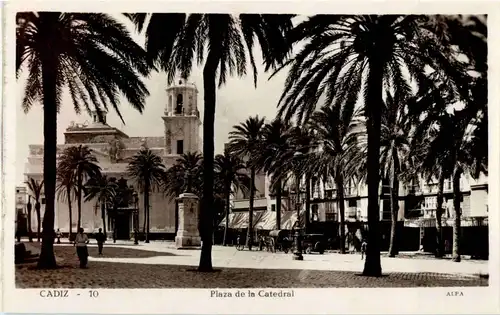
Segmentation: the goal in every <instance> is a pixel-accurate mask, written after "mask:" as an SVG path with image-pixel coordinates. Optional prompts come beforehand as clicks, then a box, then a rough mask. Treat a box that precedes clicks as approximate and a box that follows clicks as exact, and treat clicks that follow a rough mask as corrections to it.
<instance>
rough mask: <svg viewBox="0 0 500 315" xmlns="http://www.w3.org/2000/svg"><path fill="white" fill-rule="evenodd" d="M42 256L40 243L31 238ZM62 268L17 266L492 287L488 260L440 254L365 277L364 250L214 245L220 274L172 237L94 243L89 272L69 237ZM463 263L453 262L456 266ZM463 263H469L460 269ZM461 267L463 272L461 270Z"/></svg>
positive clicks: (172, 276)
mask: <svg viewBox="0 0 500 315" xmlns="http://www.w3.org/2000/svg"><path fill="white" fill-rule="evenodd" d="M25 244H26V247H27V249H28V250H30V251H32V252H33V253H37V252H38V251H39V249H40V244H39V243H38V242H33V243H25ZM54 245H55V246H54V252H55V255H56V260H57V263H58V265H59V268H57V269H51V270H37V269H36V260H35V261H32V262H27V263H24V264H18V265H16V287H18V288H117V289H118V288H247V287H248V288H250V287H252V288H262V287H272V288H376V287H392V288H393V287H467V286H487V285H488V280H487V279H484V278H480V277H477V276H475V275H474V274H475V273H477V272H479V273H482V272H484V271H485V270H486V266H487V263H486V262H479V261H478V262H474V261H463V262H461V263H453V262H451V261H441V260H435V259H432V258H431V259H428V258H427V259H418V258H386V257H382V269H383V272H384V277H377V278H374V277H362V276H359V274H360V272H361V271H362V270H363V263H364V262H363V261H362V260H361V257H360V255H357V254H352V255H349V254H348V255H340V254H325V255H319V254H316V255H304V261H293V260H292V255H291V254H284V253H269V252H260V251H251V252H250V251H248V250H246V251H237V250H236V249H235V248H234V247H222V246H214V248H213V252H212V257H213V265H214V267H215V269H216V271H217V272H208V273H200V272H192V271H195V270H196V266H197V265H198V261H199V255H200V251H199V250H176V249H175V248H174V244H173V243H172V242H151V243H149V244H144V243H140V244H139V245H133V243H132V242H120V241H119V242H117V243H116V244H113V243H112V242H109V243H107V244H106V245H105V247H104V251H103V254H104V255H103V256H99V255H98V252H97V246H96V245H95V243H94V244H90V246H89V254H90V257H89V258H90V262H89V265H88V269H80V268H78V258H77V256H76V252H75V248H74V247H73V246H71V245H70V244H69V242H63V244H60V245H58V244H54ZM455 264H456V265H457V266H453V265H455ZM458 265H460V266H461V267H459V266H458ZM459 268H461V269H459Z"/></svg>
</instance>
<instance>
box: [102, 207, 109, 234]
mask: <svg viewBox="0 0 500 315" xmlns="http://www.w3.org/2000/svg"><path fill="white" fill-rule="evenodd" d="M101 218H102V232H103V233H104V236H105V237H106V238H107V237H108V234H106V204H105V203H104V202H101Z"/></svg>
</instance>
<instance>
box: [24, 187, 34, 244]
mask: <svg viewBox="0 0 500 315" xmlns="http://www.w3.org/2000/svg"><path fill="white" fill-rule="evenodd" d="M31 207H32V205H31V195H28V204H27V205H26V211H27V212H28V239H29V241H30V243H31V242H33V234H32V233H33V232H32V231H31Z"/></svg>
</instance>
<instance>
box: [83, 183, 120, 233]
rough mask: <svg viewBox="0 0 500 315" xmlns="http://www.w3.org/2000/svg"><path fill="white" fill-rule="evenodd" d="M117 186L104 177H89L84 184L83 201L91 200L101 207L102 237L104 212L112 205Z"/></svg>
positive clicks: (104, 228) (104, 226) (104, 227)
mask: <svg viewBox="0 0 500 315" xmlns="http://www.w3.org/2000/svg"><path fill="white" fill-rule="evenodd" d="M117 188H118V185H117V184H116V181H115V180H114V179H112V180H111V179H110V178H108V177H107V176H106V175H98V176H96V177H91V178H90V179H89V180H88V181H87V183H86V184H85V201H86V202H88V201H91V200H93V199H95V200H96V202H97V203H98V204H99V205H100V206H101V218H102V227H103V232H104V235H105V236H107V234H106V212H107V210H108V209H109V208H111V207H112V205H113V200H114V199H115V195H116V190H117Z"/></svg>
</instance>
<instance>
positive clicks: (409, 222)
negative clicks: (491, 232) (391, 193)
mask: <svg viewBox="0 0 500 315" xmlns="http://www.w3.org/2000/svg"><path fill="white" fill-rule="evenodd" d="M454 224H455V223H454V219H453V218H451V219H443V220H442V225H443V227H453V225H454ZM404 226H405V227H412V228H421V227H423V228H426V227H436V219H435V218H416V219H405V221H404ZM460 226H462V227H470V226H488V217H466V218H461V220H460Z"/></svg>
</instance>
